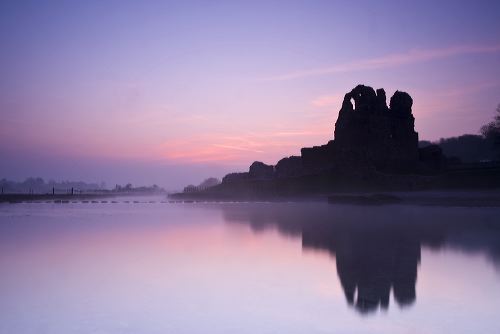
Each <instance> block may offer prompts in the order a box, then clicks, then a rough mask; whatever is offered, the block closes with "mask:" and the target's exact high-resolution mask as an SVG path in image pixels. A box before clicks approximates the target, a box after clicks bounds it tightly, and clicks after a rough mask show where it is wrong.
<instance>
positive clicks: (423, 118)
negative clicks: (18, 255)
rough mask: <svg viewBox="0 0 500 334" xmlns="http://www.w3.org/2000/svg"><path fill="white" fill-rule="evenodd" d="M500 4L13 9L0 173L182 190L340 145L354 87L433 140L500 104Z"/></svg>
mask: <svg viewBox="0 0 500 334" xmlns="http://www.w3.org/2000/svg"><path fill="white" fill-rule="evenodd" d="M498 13H500V2H498V1H467V2H465V1H439V2H438V1H418V2H417V1H412V2H407V1H366V2H361V1H356V2H353V1H345V2H340V1H297V2H294V1H282V2H280V1H262V2H259V1H246V2H240V1H228V2H208V1H199V2H188V1H179V2H166V1H158V2H139V1H136V2H126V1H81V2H69V1H68V2H56V1H47V2H39V1H33V2H28V1H10V2H8V1H3V2H2V3H1V4H0V43H1V44H0V45H1V50H2V51H1V52H0V178H1V177H6V178H10V179H23V178H25V177H27V176H41V177H44V178H53V179H56V180H61V179H72V180H84V181H92V182H100V181H105V182H107V183H108V185H114V184H115V183H126V182H132V183H133V184H152V183H157V184H159V185H162V186H165V187H167V188H169V189H174V188H179V187H181V186H182V185H185V184H186V183H196V182H199V181H201V180H202V179H203V178H205V177H209V176H217V177H221V176H223V175H224V173H226V172H229V171H232V170H244V169H246V168H247V166H248V165H250V163H251V162H253V161H254V160H261V161H264V162H266V163H271V164H274V163H276V161H277V160H279V159H280V158H281V157H284V156H288V155H296V154H299V152H300V148H301V147H303V146H311V145H320V144H323V143H326V142H327V141H328V140H329V139H331V138H332V136H333V128H334V123H335V120H336V117H337V113H338V110H339V108H340V104H341V99H342V97H343V95H344V93H345V92H347V91H349V90H351V89H352V88H353V87H354V86H355V85H356V84H358V83H364V84H367V85H370V86H373V87H374V88H380V87H383V88H385V89H386V91H387V95H388V97H390V96H391V95H392V94H393V92H394V91H395V90H396V89H399V90H403V91H407V92H408V93H410V94H411V95H412V96H413V99H414V108H413V110H414V114H415V117H416V128H417V131H418V132H419V134H420V138H421V139H430V140H436V139H439V138H440V137H449V136H454V135H459V134H463V133H477V132H478V129H479V127H480V126H481V125H482V124H484V123H486V122H487V121H489V120H490V119H491V118H492V116H493V114H494V110H495V108H496V106H497V104H498V103H500V20H499V19H498Z"/></svg>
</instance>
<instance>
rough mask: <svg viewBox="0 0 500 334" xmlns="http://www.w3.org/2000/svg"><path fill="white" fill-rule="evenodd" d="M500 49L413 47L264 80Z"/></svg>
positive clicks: (269, 78) (386, 65) (495, 45)
mask: <svg viewBox="0 0 500 334" xmlns="http://www.w3.org/2000/svg"><path fill="white" fill-rule="evenodd" d="M499 51H500V44H494V45H488V46H485V45H461V46H452V47H447V48H441V49H412V50H409V51H408V52H404V53H395V54H390V55H386V56H382V57H377V58H372V59H362V60H357V61H353V62H348V63H344V64H339V65H332V66H328V67H322V68H316V69H309V70H301V71H294V72H290V73H286V74H282V75H276V76H271V77H267V78H263V79H262V80H263V81H284V80H292V79H298V78H304V77H311V76H320V75H328V74H334V73H343V72H353V71H361V70H374V69H381V68H389V67H396V66H401V65H407V64H413V63H419V62H425V61H430V60H435V59H442V58H448V57H453V56H459V55H466V54H477V53H494V52H499Z"/></svg>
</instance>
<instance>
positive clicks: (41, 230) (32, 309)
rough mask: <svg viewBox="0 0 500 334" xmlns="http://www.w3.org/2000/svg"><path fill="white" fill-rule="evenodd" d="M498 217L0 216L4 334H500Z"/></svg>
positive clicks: (96, 211)
mask: <svg viewBox="0 0 500 334" xmlns="http://www.w3.org/2000/svg"><path fill="white" fill-rule="evenodd" d="M499 213H500V211H499V209H496V208H437V207H436V208H432V207H409V206H386V207H358V206H333V205H327V204H320V203H316V204H305V203H304V204H296V203H295V204H294V203H276V204H265V203H253V204H252V203H240V204H229V203H228V204H215V203H214V204H166V203H159V202H157V203H152V204H150V203H143V204H125V203H119V204H111V203H108V204H81V203H79V204H65V205H61V204H59V205H57V204H45V203H44V204H19V205H2V206H0V273H1V276H0V295H1V296H2V298H1V299H0V314H1V316H0V320H1V321H0V333H165V332H172V333H173V332H175V333H207V332H212V333H229V332H231V333H234V332H239V333H278V332H281V333H321V332H332V331H335V332H342V333H350V332H352V333H363V332H366V333H387V332H419V333H440V332H451V331H453V332H455V333H460V332H463V333H470V332H495V331H497V330H498V329H499V328H500V326H499V325H498V324H497V321H496V318H497V316H496V313H497V312H496V310H498V308H499V306H500V270H499V268H500V225H499V224H498V223H497V222H496V220H497V219H496V218H497V217H498V214H499Z"/></svg>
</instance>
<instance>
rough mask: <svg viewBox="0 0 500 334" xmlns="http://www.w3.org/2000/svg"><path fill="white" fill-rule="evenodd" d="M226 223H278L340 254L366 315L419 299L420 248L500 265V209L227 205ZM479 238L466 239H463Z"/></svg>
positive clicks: (348, 286) (344, 275)
mask: <svg viewBox="0 0 500 334" xmlns="http://www.w3.org/2000/svg"><path fill="white" fill-rule="evenodd" d="M222 209H223V213H224V218H225V220H226V221H228V222H241V223H246V224H250V226H251V227H252V229H253V230H255V231H260V230H262V229H266V228H269V227H275V228H277V229H278V231H279V232H280V233H281V234H285V235H293V236H297V237H301V238H302V245H303V247H304V248H314V249H320V250H326V251H328V252H329V253H331V254H334V255H335V258H336V265H337V274H338V276H339V279H340V283H341V285H342V288H343V290H344V293H345V297H346V300H347V302H348V303H349V304H350V305H353V306H354V307H355V308H356V309H357V310H358V311H360V312H362V313H365V312H369V311H373V310H376V309H377V308H378V307H379V306H380V307H382V308H387V307H388V306H389V296H390V291H391V290H392V292H393V295H394V299H395V300H396V302H397V303H398V304H399V305H400V306H404V305H409V304H411V303H413V302H414V301H415V299H416V291H415V285H416V281H417V267H418V264H419V262H420V248H421V245H422V244H423V245H426V246H428V247H432V248H436V249H437V248H440V247H442V246H445V245H448V246H452V247H458V248H460V249H461V250H463V251H479V252H484V253H486V254H488V255H489V257H490V258H491V259H493V260H494V261H496V262H500V260H499V259H500V226H498V224H495V223H494V222H495V221H496V217H497V212H495V211H494V210H493V211H492V210H484V209H457V208H417V207H414V208H411V207H404V206H389V207H361V206H359V207H358V206H329V205H326V204H325V205H323V204H272V205H269V204H244V205H231V206H223V207H222ZM465 235H466V236H473V237H472V238H464V236H465Z"/></svg>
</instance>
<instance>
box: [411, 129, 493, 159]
mask: <svg viewBox="0 0 500 334" xmlns="http://www.w3.org/2000/svg"><path fill="white" fill-rule="evenodd" d="M431 144H437V145H439V146H440V147H441V149H442V150H443V153H444V155H445V156H447V157H449V158H452V157H456V158H459V159H460V161H462V162H464V163H470V162H480V161H494V160H498V158H499V154H498V149H497V148H496V147H495V145H494V141H493V140H492V139H491V138H486V137H484V136H482V135H462V136H458V137H451V138H441V139H440V140H439V141H437V142H430V141H426V140H422V141H420V142H419V147H425V146H429V145H431Z"/></svg>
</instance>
